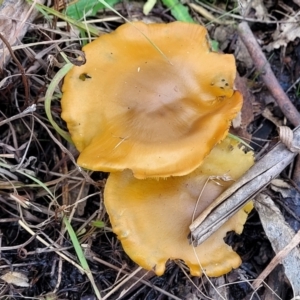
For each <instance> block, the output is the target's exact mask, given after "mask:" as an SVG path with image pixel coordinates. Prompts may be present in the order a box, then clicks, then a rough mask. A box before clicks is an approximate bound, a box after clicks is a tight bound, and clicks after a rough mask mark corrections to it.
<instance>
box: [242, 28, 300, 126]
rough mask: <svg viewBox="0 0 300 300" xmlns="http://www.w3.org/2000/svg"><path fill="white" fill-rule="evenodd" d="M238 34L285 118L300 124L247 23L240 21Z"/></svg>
mask: <svg viewBox="0 0 300 300" xmlns="http://www.w3.org/2000/svg"><path fill="white" fill-rule="evenodd" d="M238 31H239V35H240V37H241V39H242V41H243V43H244V44H245V46H246V47H247V49H248V51H249V54H250V56H251V58H252V60H253V62H254V65H255V67H256V69H257V70H258V71H259V72H260V76H261V77H262V79H263V81H264V83H265V85H266V86H267V88H268V89H269V91H270V93H271V94H272V96H273V97H274V99H275V101H276V102H277V104H278V105H279V107H280V109H281V110H282V112H283V114H284V115H285V116H286V118H287V119H288V120H289V121H290V122H291V123H292V124H293V125H294V126H298V125H300V114H299V112H298V111H297V109H296V107H295V106H294V105H293V104H292V103H291V101H290V99H289V98H288V96H287V95H286V93H285V92H284V91H283V89H282V88H281V86H280V84H279V83H278V81H277V79H276V77H275V75H274V73H273V71H272V69H271V66H270V64H269V62H268V61H267V59H266V57H265V55H264V54H263V52H262V50H261V48H260V46H259V44H258V42H257V40H256V38H255V37H254V35H253V33H252V31H251V29H250V27H249V25H248V23H246V22H241V23H240V24H239V25H238Z"/></svg>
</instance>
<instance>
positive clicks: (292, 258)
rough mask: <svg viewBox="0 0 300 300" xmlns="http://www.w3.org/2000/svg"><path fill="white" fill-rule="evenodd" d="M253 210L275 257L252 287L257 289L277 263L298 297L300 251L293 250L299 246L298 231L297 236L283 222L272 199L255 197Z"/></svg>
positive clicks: (299, 233)
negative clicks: (282, 266) (258, 218)
mask: <svg viewBox="0 0 300 300" xmlns="http://www.w3.org/2000/svg"><path fill="white" fill-rule="evenodd" d="M255 208H256V209H257V211H258V213H259V217H260V220H261V223H262V225H263V227H264V230H265V233H266V235H267V236H268V239H269V240H270V242H271V245H272V248H273V250H274V251H275V253H276V256H275V257H274V258H273V259H272V261H271V263H270V264H269V265H268V267H267V268H266V270H265V271H264V272H263V273H262V274H261V275H260V276H259V278H257V279H256V280H255V281H254V283H253V287H254V288H257V287H258V286H259V284H260V283H261V282H262V281H263V280H264V279H265V277H266V276H268V274H269V273H270V272H271V271H272V270H273V269H274V267H275V266H276V265H277V264H278V263H282V264H283V265H284V269H285V274H286V276H287V278H288V279H289V281H290V283H291V286H292V288H293V291H294V296H299V295H300V251H299V249H298V248H295V247H296V246H297V245H298V244H299V238H300V231H298V233H297V234H295V232H294V231H293V230H292V229H291V227H290V226H289V225H288V224H287V223H286V222H285V220H284V217H283V216H282V214H281V212H280V210H279V209H278V207H277V206H276V205H275V204H274V202H273V201H272V199H271V198H270V197H269V196H267V195H263V194H260V195H258V196H257V197H256V201H255Z"/></svg>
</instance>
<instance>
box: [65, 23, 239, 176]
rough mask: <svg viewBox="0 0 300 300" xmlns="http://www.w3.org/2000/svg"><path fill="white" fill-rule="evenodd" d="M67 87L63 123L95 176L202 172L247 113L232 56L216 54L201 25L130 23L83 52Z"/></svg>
mask: <svg viewBox="0 0 300 300" xmlns="http://www.w3.org/2000/svg"><path fill="white" fill-rule="evenodd" d="M83 50H84V52H85V55H86V63H85V64H84V65H82V66H74V67H73V68H72V70H71V71H70V72H69V73H68V74H67V76H66V77H65V80H64V84H63V88H62V90H63V97H62V100H61V105H62V118H63V119H64V120H65V121H66V122H67V126H68V129H69V131H70V133H71V137H72V140H73V141H74V143H75V146H76V148H77V149H78V150H79V151H80V152H81V153H80V155H79V158H78V164H79V165H80V166H82V167H84V168H86V169H90V170H95V171H106V172H113V171H122V170H124V169H127V168H128V169H131V170H132V171H133V174H134V176H135V177H136V178H140V179H141V178H147V177H168V176H172V175H173V176H180V175H185V174H188V173H190V172H191V171H193V170H194V169H195V168H197V167H198V166H199V165H200V164H201V162H202V160H203V158H204V157H205V156H206V155H207V154H208V153H209V152H210V150H211V149H212V148H213V147H214V145H216V144H217V143H218V142H219V141H220V140H222V139H223V138H224V137H225V136H226V134H227V132H228V128H229V126H230V121H231V120H232V119H233V118H234V117H235V115H236V114H237V112H238V111H239V110H240V109H241V105H242V96H241V94H240V93H239V92H237V91H234V88H233V85H234V79H235V74H236V68H235V61H234V57H233V56H232V55H227V54H220V53H216V52H212V51H211V50H210V48H209V44H208V40H207V31H206V29H205V28H204V27H202V26H200V25H196V24H187V23H182V22H174V23H170V24H148V25H146V24H144V23H142V22H136V23H132V24H124V25H122V26H120V27H119V28H118V29H117V30H116V31H115V32H113V33H110V34H105V35H102V36H101V37H99V38H98V39H96V40H95V41H93V42H91V43H90V44H88V45H86V46H85V47H84V48H83Z"/></svg>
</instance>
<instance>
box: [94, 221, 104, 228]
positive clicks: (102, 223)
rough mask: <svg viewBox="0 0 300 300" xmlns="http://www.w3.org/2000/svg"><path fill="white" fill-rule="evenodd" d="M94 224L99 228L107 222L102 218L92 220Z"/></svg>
mask: <svg viewBox="0 0 300 300" xmlns="http://www.w3.org/2000/svg"><path fill="white" fill-rule="evenodd" d="M92 226H94V227H97V228H103V227H104V226H105V223H104V222H103V221H100V220H96V221H92Z"/></svg>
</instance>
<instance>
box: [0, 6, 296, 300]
mask: <svg viewBox="0 0 300 300" xmlns="http://www.w3.org/2000/svg"><path fill="white" fill-rule="evenodd" d="M21 2H23V1H16V2H12V3H11V1H4V3H3V4H2V6H0V21H1V22H2V23H1V24H2V25H1V24H0V25H1V26H2V27H1V28H2V29H1V34H0V39H1V40H2V46H1V49H2V50H1V51H2V52H1V54H2V56H1V59H0V60H1V77H0V80H1V81H0V87H1V88H0V298H1V299H45V300H46V299H47V300H50V299H51V300H52V299H60V300H62V299H74V300H75V299H78V300H79V299H80V300H88V299H89V300H92V299H97V297H98V298H99V299H100V296H99V295H98V296H97V292H95V290H98V291H100V292H99V293H100V294H101V298H102V299H132V300H137V299H146V300H154V299H155V300H162V299H186V300H196V299H214V300H217V299H228V300H242V299H245V300H246V299H249V300H250V299H252V300H258V299H262V300H271V299H283V300H289V299H298V298H296V296H300V285H299V282H298V281H299V279H298V278H300V274H299V273H300V267H299V269H298V266H299V262H300V254H299V253H298V252H299V249H298V248H297V247H296V248H295V246H296V245H297V244H298V243H299V242H300V241H299V238H298V240H296V242H295V245H294V247H293V248H294V249H293V250H292V249H285V252H286V253H285V254H286V255H287V256H290V257H293V258H294V259H295V263H294V265H293V266H292V267H290V266H288V265H287V264H288V261H287V260H286V261H285V263H284V264H282V262H283V260H282V259H280V258H279V260H278V261H276V260H275V261H274V260H273V258H274V257H276V254H277V253H278V252H279V251H280V250H282V249H283V248H284V247H285V246H286V245H288V244H289V243H290V242H291V240H292V237H293V235H295V233H296V232H298V230H299V229H300V172H299V170H300V160H298V159H297V158H294V157H296V153H297V151H298V149H299V148H298V149H297V144H295V143H294V144H293V147H294V148H293V149H294V150H295V151H294V152H295V155H294V156H293V158H292V159H291V162H292V163H291V164H290V163H288V167H286V168H282V169H281V170H280V171H279V172H278V174H279V173H280V174H279V175H278V174H277V175H278V176H277V175H276V176H273V177H274V178H277V180H276V181H273V182H272V184H266V185H265V186H263V187H262V188H261V189H260V190H256V191H254V192H253V194H257V193H258V192H260V193H263V195H264V196H265V197H268V199H271V200H272V204H270V205H271V206H273V205H274V206H275V207H276V208H278V209H277V211H276V212H277V214H276V215H275V214H274V216H273V220H274V224H275V225H272V226H274V228H275V231H276V232H280V233H282V234H281V235H280V237H279V238H278V237H277V238H274V233H273V235H272V233H270V232H268V227H270V226H271V225H270V223H268V221H267V220H266V216H264V213H263V212H262V211H261V210H260V208H259V206H256V209H254V210H253V211H252V212H251V213H250V214H249V216H248V220H247V222H246V224H245V226H244V231H243V233H242V234H241V235H238V234H235V233H233V232H229V233H228V234H227V236H226V239H225V240H226V243H227V244H229V245H230V246H232V248H233V249H234V250H235V251H236V252H237V253H238V254H239V255H240V257H241V259H242V264H241V265H240V267H238V268H237V269H234V270H232V271H231V272H229V273H228V274H225V275H223V276H221V277H217V278H213V277H212V278H210V277H206V276H202V277H195V276H191V275H190V274H189V271H188V269H187V268H186V267H185V266H184V264H183V263H182V262H181V261H180V260H178V261H169V262H168V263H167V268H166V272H165V274H164V275H162V276H156V275H155V274H154V272H152V271H149V272H147V271H145V270H143V269H142V268H139V267H138V265H137V264H135V263H134V262H133V261H132V260H131V259H130V258H129V257H128V256H127V255H126V253H125V252H124V250H123V248H122V245H121V244H120V242H119V240H118V239H117V237H116V235H115V234H114V233H113V232H112V228H111V225H110V221H109V218H108V215H107V213H106V210H105V207H104V204H103V190H104V187H105V183H106V180H107V178H108V174H107V173H104V172H90V171H84V170H82V169H80V168H78V166H77V165H76V163H75V162H76V159H77V157H78V151H77V150H76V149H75V148H74V147H73V146H71V145H70V144H69V143H68V142H67V141H66V140H64V139H63V137H62V136H61V135H59V134H58V133H57V131H56V130H55V128H53V124H51V122H50V120H49V117H48V116H47V115H46V113H45V107H46V106H47V105H49V107H50V108H51V115H52V116H53V119H54V121H55V122H56V123H57V124H58V126H59V127H60V128H62V129H64V130H67V128H66V124H65V122H64V121H63V120H62V119H61V106H60V98H61V85H62V80H60V79H61V78H58V79H57V77H56V79H55V80H56V81H55V82H54V78H55V76H56V75H57V74H58V73H59V71H60V70H62V68H63V65H64V59H63V56H62V55H61V53H65V54H66V55H67V57H68V58H69V60H70V61H71V62H72V61H75V58H76V57H78V55H81V52H80V50H81V48H82V44H81V41H80V40H79V39H76V37H78V36H79V30H78V29H76V30H75V28H76V27H75V26H74V24H70V23H69V22H66V21H68V20H63V19H62V18H59V16H53V14H51V12H50V11H48V12H47V13H48V14H47V15H45V14H42V13H41V10H39V11H37V10H36V8H34V5H33V4H32V5H29V4H28V5H27V6H26V9H25V8H24V7H25V6H21V5H24V3H21ZM48 2H49V1H48ZM50 2H51V1H50ZM54 2H55V3H45V5H46V6H47V7H51V8H53V9H54V10H56V11H60V12H61V13H63V12H64V6H65V3H64V1H62V2H58V0H57V1H54ZM212 2H213V3H209V2H205V3H202V2H199V3H198V2H193V3H192V2H186V3H183V4H184V5H185V6H186V7H187V8H189V13H190V16H191V17H192V18H193V20H194V21H195V22H196V23H199V24H202V25H204V26H206V28H207V30H208V32H209V35H210V38H211V39H212V40H214V41H216V42H218V51H220V52H224V53H230V54H234V56H235V58H236V64H237V70H238V78H237V79H236V87H237V89H238V90H240V91H241V93H242V94H243V97H244V106H243V109H242V115H241V119H240V120H239V121H237V123H236V124H235V126H234V127H235V128H233V127H232V128H231V131H230V132H231V133H232V134H235V135H237V136H238V137H240V138H241V139H243V140H244V141H245V142H246V143H248V144H249V145H250V146H251V147H252V148H253V150H254V152H255V158H256V160H257V161H259V159H261V158H262V157H263V156H264V155H265V154H266V153H269V152H270V151H271V149H272V148H273V147H274V145H276V143H278V141H279V140H281V138H280V137H279V133H278V132H279V131H278V128H279V127H280V126H283V125H286V126H288V127H289V128H291V129H294V128H295V127H296V126H297V125H299V124H300V116H299V115H298V111H300V101H299V99H300V83H299V78H300V40H299V37H300V27H299V21H300V19H299V13H300V2H299V1H297V0H294V1H291V0H289V1H284V2H283V1H276V0H270V1H254V0H253V1H248V2H247V1H241V3H242V4H243V5H244V6H243V9H241V7H240V8H239V7H238V6H237V3H236V1H212ZM191 4H193V5H195V6H193V5H191ZM5 5H8V6H9V5H10V6H11V5H12V7H13V8H14V9H12V10H5V9H7V6H5ZM143 5H144V2H135V1H123V2H121V3H119V4H117V5H116V6H115V9H116V11H117V12H118V13H119V14H121V15H122V16H123V17H125V18H127V19H128V20H130V21H132V20H143V21H145V22H149V21H151V22H155V23H159V22H164V23H168V22H171V21H175V18H174V16H173V15H172V11H170V10H169V9H166V6H165V5H163V4H162V3H160V2H157V3H156V5H155V6H154V8H153V9H152V10H151V12H150V13H149V14H148V16H145V15H144V14H143ZM17 7H22V9H20V11H21V12H18V9H17ZM31 7H32V9H33V11H31V10H30V8H31ZM10 8H11V7H10ZM200 8H201V9H200ZM234 8H236V10H234ZM1 9H2V10H1ZM3 11H4V12H5V13H3ZM1 12H2V13H1ZM226 12H227V13H226ZM10 13H11V14H13V15H14V14H18V13H19V15H14V16H13V17H11V15H10ZM225 13H226V14H225ZM22 14H23V15H22ZM24 14H25V15H24ZM224 14H225V16H224ZM220 16H222V18H220ZM25 18H26V22H23V24H21V25H20V23H22V22H21V21H22V20H25ZM243 18H244V20H243ZM12 19H13V20H14V22H16V23H17V24H19V25H20V26H21V27H20V28H18V30H16V32H15V35H14V38H13V34H12V32H10V31H9V30H12V29H11V27H9V26H6V24H7V22H8V20H9V21H11V20H12ZM88 20H90V21H91V23H89V24H92V25H93V26H94V27H95V28H96V29H97V30H98V31H100V32H111V31H113V30H115V29H116V28H117V27H118V26H119V25H121V24H123V23H124V20H123V19H122V18H121V17H120V16H119V15H117V14H116V13H115V12H112V11H110V10H109V9H105V10H103V9H102V10H100V11H98V12H97V13H96V14H95V15H94V16H91V17H89V18H88ZM243 22H244V23H245V24H248V25H245V26H249V30H250V31H251V32H252V33H253V38H255V40H256V41H258V44H257V45H256V46H253V44H251V43H252V40H251V36H250V35H247V34H246V35H245V34H243V32H241V27H240V24H241V23H243ZM14 24H15V23H14ZM29 25H30V26H29ZM5 30H6V32H5ZM81 33H82V31H81ZM85 36H86V37H88V36H87V35H86V34H85ZM11 38H12V39H11ZM247 43H248V44H247ZM251 47H252V50H251V49H250V48H251ZM259 51H262V52H263V53H264V55H265V57H266V58H267V62H268V63H269V64H270V66H271V69H272V71H273V73H274V75H275V77H274V78H275V81H274V80H273V77H272V75H273V74H271V73H270V71H266V70H265V69H264V67H265V66H266V62H265V61H264V60H261V58H260V57H259ZM270 74H271V75H270ZM50 83H52V87H53V89H52V94H51V97H50V98H51V103H50V104H49V102H48V104H47V101H48V100H47V97H49V95H47V93H49V85H50ZM276 84H277V85H276ZM50 87H51V85H50ZM280 89H281V90H280ZM298 147H300V146H298ZM290 149H291V148H290ZM283 159H284V157H283V158H282V160H283ZM272 179H273V178H272ZM274 203H275V204H274ZM275 210H276V209H275ZM65 217H68V218H67V220H69V221H70V223H71V225H72V228H73V229H74V231H75V232H76V236H77V238H78V241H79V244H80V245H81V249H82V250H83V255H84V256H85V258H86V261H87V264H88V267H86V266H85V265H84V261H83V260H82V259H80V258H78V252H77V254H76V251H75V248H76V245H75V244H74V243H75V242H74V241H73V240H72V239H71V238H70V236H71V233H70V229H68V224H67V221H66V218H65ZM281 217H283V218H284V219H281ZM276 224H277V225H276ZM263 225H264V226H263ZM276 226H277V227H276ZM284 226H285V227H284ZM283 227H284V228H288V230H290V231H288V232H290V233H291V236H290V237H289V236H288V235H287V234H286V231H285V229H283ZM296 238H297V237H296ZM276 239H277V240H278V239H280V241H281V242H282V244H281V245H279V246H276V245H277V244H276ZM270 263H271V264H270ZM270 266H271V267H273V268H272V270H271V271H270V274H267V276H266V277H264V278H263V279H262V283H261V282H260V284H259V285H258V286H256V287H257V288H255V283H254V285H253V282H255V281H254V280H255V279H256V278H257V277H258V276H259V275H260V274H262V272H263V271H264V270H265V269H266V268H270ZM290 268H291V269H292V270H291V272H290V271H289V270H290ZM87 273H89V275H87ZM128 275H130V276H128ZM256 284H257V283H256ZM293 297H295V298H293Z"/></svg>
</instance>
